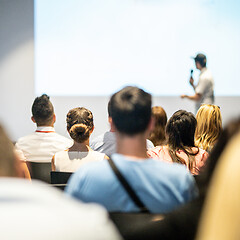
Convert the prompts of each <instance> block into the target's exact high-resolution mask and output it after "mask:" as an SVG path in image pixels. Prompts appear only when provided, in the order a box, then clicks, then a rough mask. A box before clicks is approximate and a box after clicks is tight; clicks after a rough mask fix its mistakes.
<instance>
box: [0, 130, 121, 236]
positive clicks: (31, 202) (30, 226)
mask: <svg viewBox="0 0 240 240" xmlns="http://www.w3.org/2000/svg"><path fill="white" fill-rule="evenodd" d="M17 166H18V159H17V157H16V154H15V153H14V148H13V144H12V143H11V141H10V140H9V138H8V137H7V135H6V134H5V132H4V130H3V128H2V127H1V126H0V212H1V231H0V238H1V239H4V240H12V239H24V240H32V239H34V240H42V239H45V240H50V239H57V240H65V239H69V240H77V239H99V240H100V239H101V240H103V239H104V240H105V239H109V240H111V239H113V240H114V239H116V240H117V239H121V236H120V235H119V233H118V232H117V230H116V228H115V227H114V225H113V224H112V222H111V221H110V220H109V217H108V214H107V212H106V210H105V209H103V208H102V207H100V206H98V205H96V204H84V203H80V202H77V201H75V200H74V199H71V198H69V197H66V196H64V194H63V193H62V192H61V191H59V190H57V189H54V188H53V187H50V186H49V185H47V184H44V183H40V182H37V181H35V180H33V181H32V182H30V181H28V180H25V179H20V178H19V176H20V175H19V167H17Z"/></svg>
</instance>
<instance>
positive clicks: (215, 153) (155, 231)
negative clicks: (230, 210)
mask: <svg viewBox="0 0 240 240" xmlns="http://www.w3.org/2000/svg"><path fill="white" fill-rule="evenodd" d="M239 130H240V119H237V120H235V121H232V122H230V123H229V124H228V125H227V126H226V127H225V129H224V130H223V132H222V134H221V135H220V137H219V140H218V142H217V143H216V145H215V146H214V148H213V150H212V151H211V153H210V156H209V157H208V159H207V163H206V167H205V168H204V169H203V172H202V174H200V175H199V176H198V177H197V183H198V187H199V196H198V197H197V198H196V199H194V200H193V201H191V202H189V203H187V204H185V205H183V206H181V207H180V208H178V209H176V210H174V211H172V212H170V213H167V214H165V216H164V219H163V220H162V221H159V222H150V223H148V224H146V225H145V226H141V228H139V229H136V230H135V231H134V232H130V233H128V236H127V237H126V239H139V240H140V239H165V240H175V239H185V240H192V239H195V234H196V231H197V227H198V222H199V218H200V216H201V212H202V206H203V204H204V202H205V198H206V194H207V191H208V188H209V184H210V183H211V180H212V176H213V173H214V171H215V168H216V166H217V164H218V162H219V159H221V155H222V153H223V151H224V150H225V148H226V146H228V143H229V141H230V140H231V139H233V137H234V136H235V135H236V133H238V132H239ZM207 202H208V201H206V203H207ZM223 206H225V204H223V205H221V210H219V211H222V210H223ZM219 216H220V215H219ZM220 217H221V216H220ZM221 218H222V219H224V217H221ZM222 219H221V220H222ZM202 222H203V224H204V223H205V221H202ZM230 222H231V221H230ZM204 226H205V225H204ZM223 229H225V227H223ZM203 239H205V238H203ZM211 239H218V237H216V238H211ZM219 239H221V238H219ZM223 239H229V238H226V237H225V238H223Z"/></svg>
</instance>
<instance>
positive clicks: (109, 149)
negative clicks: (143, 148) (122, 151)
mask: <svg viewBox="0 0 240 240" xmlns="http://www.w3.org/2000/svg"><path fill="white" fill-rule="evenodd" d="M108 122H109V124H110V130H109V131H107V132H105V133H103V134H101V135H99V136H97V137H96V138H94V139H93V140H92V141H90V147H91V148H92V149H93V150H94V151H98V152H100V153H105V154H106V155H107V156H111V155H112V154H114V153H116V152H117V142H116V134H115V130H114V129H113V128H112V115H111V110H110V105H109V103H108ZM146 145H147V148H153V147H154V145H153V143H152V142H151V141H150V140H149V139H147V140H146Z"/></svg>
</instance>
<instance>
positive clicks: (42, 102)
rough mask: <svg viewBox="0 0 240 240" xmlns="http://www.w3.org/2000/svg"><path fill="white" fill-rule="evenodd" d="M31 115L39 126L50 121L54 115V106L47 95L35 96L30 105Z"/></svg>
mask: <svg viewBox="0 0 240 240" xmlns="http://www.w3.org/2000/svg"><path fill="white" fill-rule="evenodd" d="M32 115H33V117H34V119H35V121H36V123H37V125H39V126H43V125H48V124H49V123H51V121H52V119H53V115H54V108H53V105H52V103H51V101H50V99H49V96H48V95H46V94H43V95H42V96H40V97H37V98H35V100H34V102H33V105H32Z"/></svg>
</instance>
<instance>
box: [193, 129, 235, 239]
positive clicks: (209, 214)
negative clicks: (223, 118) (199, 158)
mask: <svg viewBox="0 0 240 240" xmlns="http://www.w3.org/2000/svg"><path fill="white" fill-rule="evenodd" d="M239 145H240V133H238V134H237V136H235V137H234V138H233V139H232V140H231V141H230V143H229V144H228V146H227V148H226V150H224V152H223V154H222V155H221V157H220V159H219V164H218V165H217V167H216V170H215V172H214V175H213V179H212V181H211V185H210V188H209V192H208V195H207V198H206V201H205V203H206V204H205V206H204V209H203V213H202V217H201V220H200V225H199V229H198V234H197V240H212V239H220V240H221V239H224V240H225V239H230V240H233V239H240V228H239V222H240V205H239V203H240V188H239V184H240V174H239V172H240V161H239V156H240V148H239Z"/></svg>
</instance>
